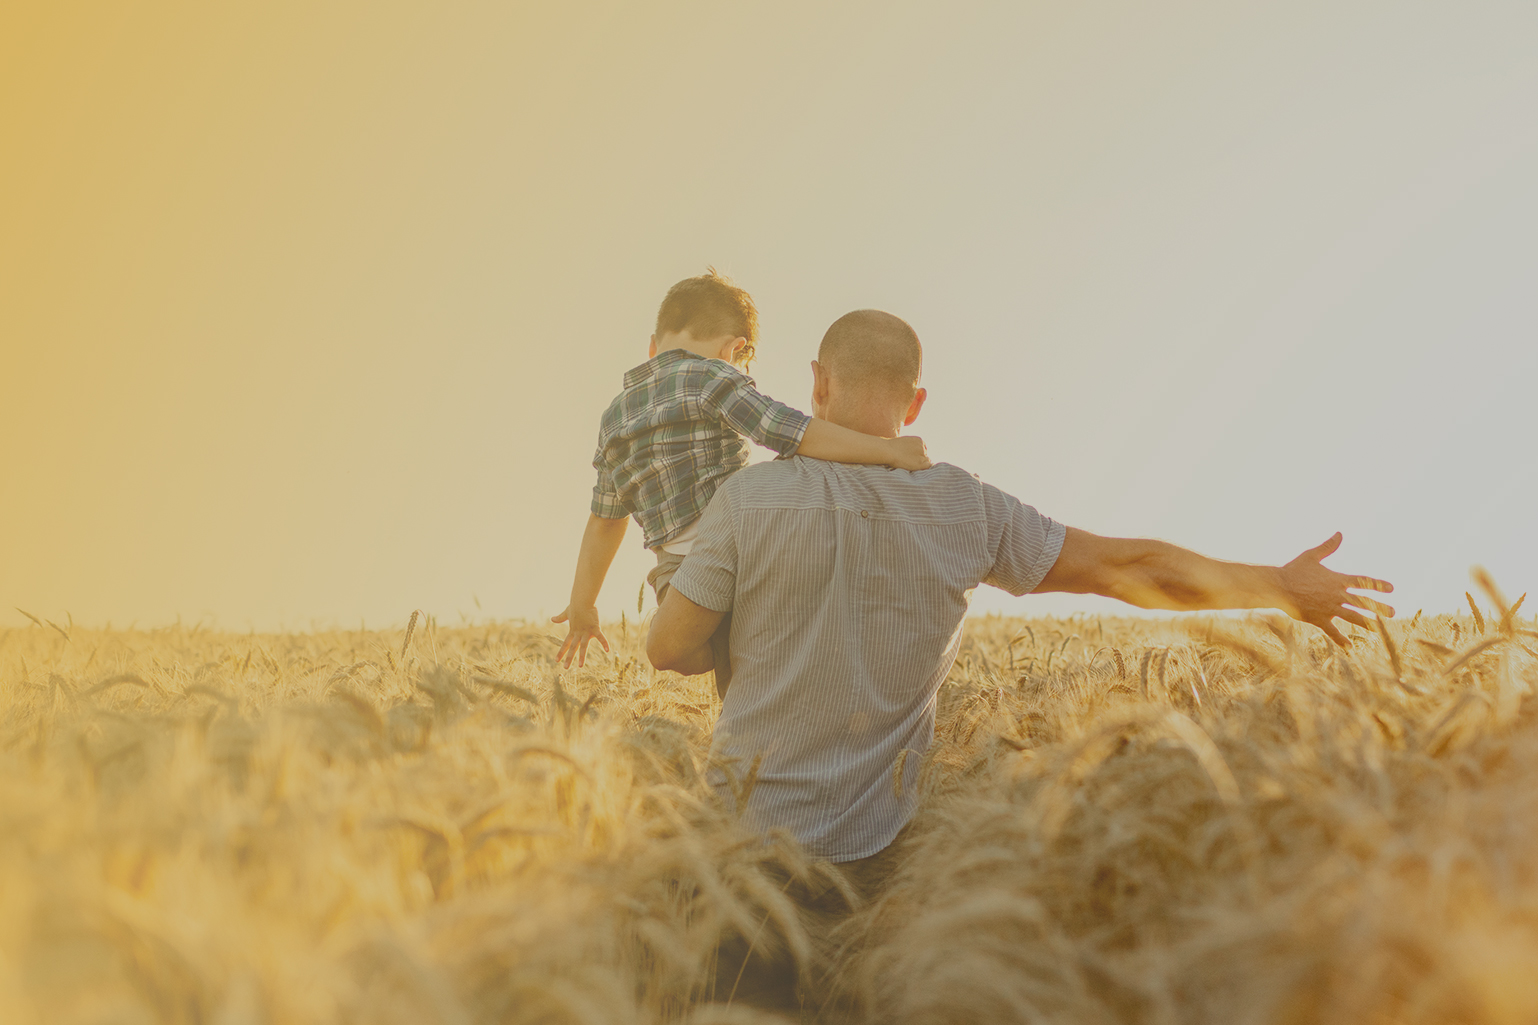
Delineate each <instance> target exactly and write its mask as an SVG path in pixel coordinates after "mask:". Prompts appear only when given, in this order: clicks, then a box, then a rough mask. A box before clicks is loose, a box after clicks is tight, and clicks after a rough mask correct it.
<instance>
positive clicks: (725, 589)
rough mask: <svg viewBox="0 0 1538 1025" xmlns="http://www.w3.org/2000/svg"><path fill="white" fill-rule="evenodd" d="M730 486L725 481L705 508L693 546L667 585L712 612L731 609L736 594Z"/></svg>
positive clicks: (735, 554) (735, 538) (735, 531)
mask: <svg viewBox="0 0 1538 1025" xmlns="http://www.w3.org/2000/svg"><path fill="white" fill-rule="evenodd" d="M730 487H731V482H730V481H728V482H727V484H726V485H725V486H723V487H722V488H721V489H720V490H718V491H717V492H716V497H715V498H713V499H711V501H710V505H708V506H706V507H705V515H703V516H701V517H700V528H699V533H698V534H697V535H696V536H695V538H694V546H693V547H692V548H690V549H689V554H688V555H687V556H686V557H685V558H684V561H683V565H681V566H679V567H678V572H677V573H675V574H674V575H673V579H672V581H671V582H670V583H669V584H668V586H669V587H672V588H673V589H675V590H676V591H678V593H679V594H681V595H683V596H684V597H685V598H688V599H689V600H690V601H692V602H694V604H696V605H698V606H700V607H701V608H706V609H709V610H710V611H712V612H730V611H731V610H732V604H733V602H734V600H735V598H736V596H737V529H736V523H735V517H733V516H732V508H731V499H730V497H729V492H730Z"/></svg>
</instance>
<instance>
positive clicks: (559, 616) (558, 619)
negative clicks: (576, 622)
mask: <svg viewBox="0 0 1538 1025" xmlns="http://www.w3.org/2000/svg"><path fill="white" fill-rule="evenodd" d="M569 611H571V610H570V609H565V610H562V611H561V612H558V613H556V614H555V615H553V616H551V617H550V622H552V623H564V622H566V613H567V612H569Z"/></svg>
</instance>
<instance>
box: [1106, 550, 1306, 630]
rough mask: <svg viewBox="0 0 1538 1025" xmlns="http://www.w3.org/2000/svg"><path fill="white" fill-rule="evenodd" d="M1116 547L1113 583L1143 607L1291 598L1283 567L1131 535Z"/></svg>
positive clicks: (1252, 604) (1182, 608)
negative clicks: (1119, 548) (1231, 559)
mask: <svg viewBox="0 0 1538 1025" xmlns="http://www.w3.org/2000/svg"><path fill="white" fill-rule="evenodd" d="M1122 547H1123V549H1124V550H1123V551H1118V552H1117V553H1116V562H1117V570H1118V572H1116V573H1114V574H1112V578H1111V589H1112V590H1113V591H1115V592H1116V593H1114V594H1112V595H1111V596H1112V597H1115V598H1119V599H1120V600H1122V601H1125V602H1127V603H1128V604H1131V605H1136V606H1138V607H1139V608H1144V609H1164V610H1168V611H1173V612H1189V611H1196V610H1200V609H1267V608H1274V609H1282V610H1284V611H1291V609H1290V606H1291V604H1292V603H1291V600H1290V599H1289V597H1288V593H1287V591H1286V590H1285V589H1284V588H1283V587H1282V585H1281V577H1280V573H1281V571H1280V569H1278V568H1277V567H1275V566H1251V565H1246V564H1244V563H1238V562H1221V561H1219V560H1217V559H1209V558H1207V557H1206V556H1205V555H1198V554H1197V553H1195V552H1192V551H1189V550H1187V549H1185V548H1180V547H1178V546H1176V545H1172V544H1169V543H1167V542H1164V541H1141V540H1139V541H1126V542H1124V543H1123V545H1122Z"/></svg>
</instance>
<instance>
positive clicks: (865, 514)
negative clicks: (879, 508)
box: [860, 509, 870, 520]
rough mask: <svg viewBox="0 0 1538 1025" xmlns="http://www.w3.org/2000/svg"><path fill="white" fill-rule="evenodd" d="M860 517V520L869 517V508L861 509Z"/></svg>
mask: <svg viewBox="0 0 1538 1025" xmlns="http://www.w3.org/2000/svg"><path fill="white" fill-rule="evenodd" d="M860 519H862V520H868V519H870V510H868V509H861V510H860Z"/></svg>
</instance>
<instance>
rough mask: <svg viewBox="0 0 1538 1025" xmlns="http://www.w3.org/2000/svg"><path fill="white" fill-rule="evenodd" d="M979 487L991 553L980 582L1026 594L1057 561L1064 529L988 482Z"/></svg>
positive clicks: (1059, 524) (1014, 592)
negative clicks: (991, 562) (988, 563)
mask: <svg viewBox="0 0 1538 1025" xmlns="http://www.w3.org/2000/svg"><path fill="white" fill-rule="evenodd" d="M982 487H983V506H984V508H985V512H986V515H987V517H988V543H989V545H990V546H991V550H992V552H993V568H992V569H991V570H989V571H988V575H987V576H986V577H984V578H983V583H985V584H992V585H993V586H994V587H998V588H1001V589H1003V590H1005V591H1008V592H1009V593H1010V594H1013V595H1022V594H1029V593H1030V592H1031V591H1032V590H1034V589H1035V588H1036V585H1037V584H1039V583H1041V581H1042V578H1043V577H1045V576H1046V575H1047V573H1048V571H1050V570H1051V569H1052V564H1053V563H1055V562H1057V556H1058V553H1060V552H1061V551H1062V550H1063V538H1064V537H1066V536H1067V534H1068V528H1067V527H1065V526H1064V525H1063V524H1061V523H1058V522H1056V521H1054V520H1052V519H1049V518H1048V517H1046V516H1043V515H1042V514H1041V513H1039V512H1037V511H1036V510H1035V509H1033V508H1032V507H1030V506H1028V505H1026V504H1024V503H1023V502H1021V501H1020V500H1019V499H1018V498H1015V497H1013V496H1011V495H1006V494H1005V493H1004V492H1002V491H1000V490H999V489H998V488H996V487H993V486H992V485H991V484H984V485H983V486H982Z"/></svg>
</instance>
